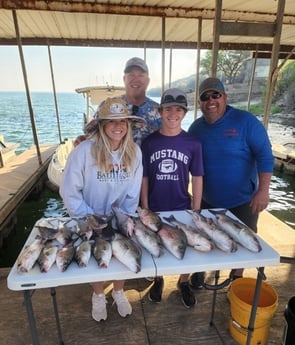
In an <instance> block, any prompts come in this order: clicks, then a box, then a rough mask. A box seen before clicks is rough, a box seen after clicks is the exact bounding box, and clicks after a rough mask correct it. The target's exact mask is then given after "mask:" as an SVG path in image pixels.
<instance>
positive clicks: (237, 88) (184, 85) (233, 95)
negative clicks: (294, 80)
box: [148, 74, 266, 106]
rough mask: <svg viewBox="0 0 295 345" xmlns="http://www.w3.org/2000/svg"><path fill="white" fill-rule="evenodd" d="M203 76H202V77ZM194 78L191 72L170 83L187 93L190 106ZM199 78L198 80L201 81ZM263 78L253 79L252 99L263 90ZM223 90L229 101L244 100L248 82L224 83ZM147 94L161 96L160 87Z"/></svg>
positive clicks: (258, 96)
mask: <svg viewBox="0 0 295 345" xmlns="http://www.w3.org/2000/svg"><path fill="white" fill-rule="evenodd" d="M202 78H204V77H202ZM195 79H196V76H195V75H194V74H193V75H191V76H189V77H185V78H182V79H178V80H176V81H174V82H172V83H171V87H177V88H179V89H181V90H183V91H184V92H186V93H187V96H188V103H189V104H190V105H191V106H192V105H193V103H194V91H195ZM202 80H203V79H201V80H200V81H202ZM265 83H266V81H265V78H260V79H259V80H255V82H254V85H253V89H252V99H253V98H255V99H260V98H261V97H262V95H263V92H264V90H265ZM165 89H168V84H166V85H165ZM225 90H226V93H227V95H228V99H227V100H228V102H229V103H237V102H244V101H247V99H248V93H249V85H248V83H247V82H246V83H235V84H226V85H225ZM148 96H150V97H161V87H157V88H153V89H150V90H148Z"/></svg>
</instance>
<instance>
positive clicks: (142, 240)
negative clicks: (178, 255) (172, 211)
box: [134, 219, 163, 258]
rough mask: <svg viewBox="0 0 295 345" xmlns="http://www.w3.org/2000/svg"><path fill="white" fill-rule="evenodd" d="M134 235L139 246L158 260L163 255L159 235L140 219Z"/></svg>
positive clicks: (136, 221) (135, 226)
mask: <svg viewBox="0 0 295 345" xmlns="http://www.w3.org/2000/svg"><path fill="white" fill-rule="evenodd" d="M134 235H135V238H136V239H137V241H138V242H139V244H140V245H141V246H142V247H143V248H145V249H146V250H147V251H148V252H149V253H150V254H152V255H153V256H154V257H156V258H158V257H160V256H161V255H162V254H163V244H162V241H161V238H160V236H159V235H158V233H156V232H154V231H152V230H150V229H149V228H148V227H147V226H145V225H144V224H143V223H142V222H141V220H140V219H136V220H135V225H134Z"/></svg>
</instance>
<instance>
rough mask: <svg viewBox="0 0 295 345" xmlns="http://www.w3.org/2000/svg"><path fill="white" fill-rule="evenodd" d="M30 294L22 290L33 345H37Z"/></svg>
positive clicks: (29, 291) (28, 291)
mask: <svg viewBox="0 0 295 345" xmlns="http://www.w3.org/2000/svg"><path fill="white" fill-rule="evenodd" d="M31 292H32V291H31V290H24V304H25V307H26V309H27V314H28V320H29V325H30V330H31V336H32V340H33V345H39V339H38V334H37V328H36V322H35V317H34V311H33V306H32V300H31Z"/></svg>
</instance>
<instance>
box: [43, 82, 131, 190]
mask: <svg viewBox="0 0 295 345" xmlns="http://www.w3.org/2000/svg"><path fill="white" fill-rule="evenodd" d="M124 90H125V88H124V87H123V86H113V85H109V84H107V85H105V86H87V87H82V88H78V89H76V90H75V91H76V92H77V93H79V94H82V95H83V96H84V98H85V102H86V104H85V112H84V124H86V123H88V122H89V121H91V119H92V118H93V116H94V114H95V111H96V109H97V106H98V105H99V104H100V103H101V102H102V101H103V100H105V99H106V98H108V97H117V96H118V97H119V96H121V95H122V94H123V93H124ZM82 130H83V129H82V128H81V134H82ZM75 139H76V138H72V139H65V140H64V141H63V142H61V143H60V144H59V145H58V147H57V149H56V150H55V152H54V154H53V155H52V159H51V161H50V163H49V165H48V168H47V177H48V180H49V182H48V187H49V188H50V189H52V190H54V191H57V190H58V188H59V186H60V183H61V179H62V174H63V171H64V168H65V165H66V162H67V158H68V156H69V154H70V153H71V151H72V150H73V148H74V140H75Z"/></svg>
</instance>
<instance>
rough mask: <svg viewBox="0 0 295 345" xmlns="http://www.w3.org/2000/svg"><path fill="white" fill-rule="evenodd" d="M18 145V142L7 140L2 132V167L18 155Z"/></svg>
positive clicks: (0, 163)
mask: <svg viewBox="0 0 295 345" xmlns="http://www.w3.org/2000/svg"><path fill="white" fill-rule="evenodd" d="M18 147H19V144H18V143H13V142H5V140H4V136H3V135H1V134H0V168H3V167H4V166H5V165H6V164H7V163H8V162H10V161H11V160H13V159H14V158H15V157H16V153H15V150H16V149H17V148H18Z"/></svg>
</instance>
